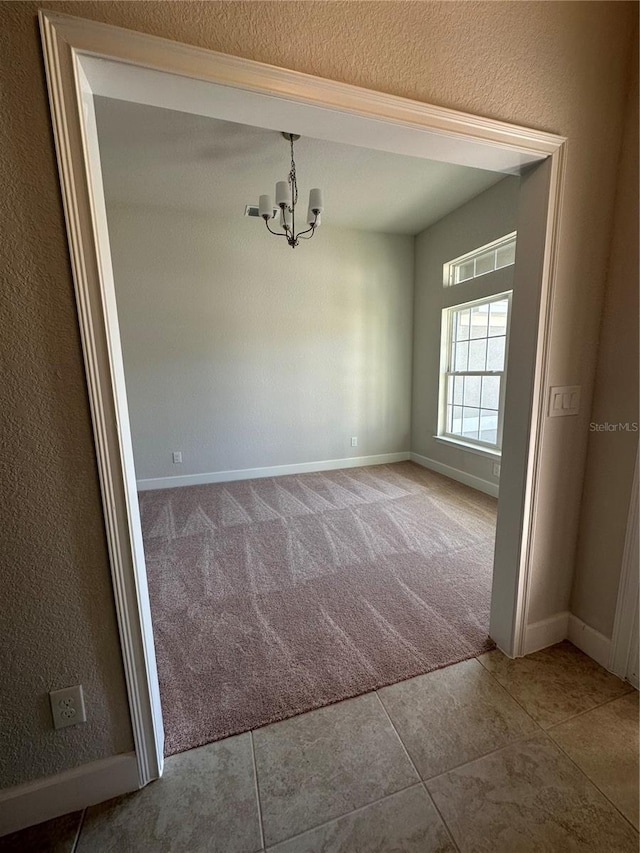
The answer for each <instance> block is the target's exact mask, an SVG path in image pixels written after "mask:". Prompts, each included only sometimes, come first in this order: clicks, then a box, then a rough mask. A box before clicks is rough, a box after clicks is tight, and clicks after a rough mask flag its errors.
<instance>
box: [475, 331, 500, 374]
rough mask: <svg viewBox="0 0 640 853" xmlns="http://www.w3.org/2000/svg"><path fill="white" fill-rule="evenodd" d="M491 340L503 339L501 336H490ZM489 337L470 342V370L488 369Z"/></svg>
mask: <svg viewBox="0 0 640 853" xmlns="http://www.w3.org/2000/svg"><path fill="white" fill-rule="evenodd" d="M489 340H490V341H494V340H502V339H501V338H490V339H489ZM486 360H487V339H486V338H483V339H482V340H480V341H470V342H469V370H486V369H487V368H486V367H485V364H486Z"/></svg>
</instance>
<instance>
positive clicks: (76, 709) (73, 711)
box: [49, 684, 87, 729]
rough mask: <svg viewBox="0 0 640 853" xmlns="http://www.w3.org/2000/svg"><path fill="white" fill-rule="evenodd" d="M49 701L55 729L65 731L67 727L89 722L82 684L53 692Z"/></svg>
mask: <svg viewBox="0 0 640 853" xmlns="http://www.w3.org/2000/svg"><path fill="white" fill-rule="evenodd" d="M49 701H50V702H51V714H52V716H53V726H54V728H56V729H64V728H66V727H67V726H75V725H77V724H78V723H86V722H87V714H86V711H85V708H84V696H83V693H82V685H81V684H76V685H74V686H73V687H64V688H63V689H62V690H52V691H51V693H49Z"/></svg>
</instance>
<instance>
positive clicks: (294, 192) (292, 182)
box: [289, 135, 298, 208]
mask: <svg viewBox="0 0 640 853" xmlns="http://www.w3.org/2000/svg"><path fill="white" fill-rule="evenodd" d="M289 142H290V143H291V170H290V171H289V186H290V187H291V207H292V208H295V206H296V204H297V203H298V181H297V180H296V161H295V160H294V159H293V135H291V139H290V140H289Z"/></svg>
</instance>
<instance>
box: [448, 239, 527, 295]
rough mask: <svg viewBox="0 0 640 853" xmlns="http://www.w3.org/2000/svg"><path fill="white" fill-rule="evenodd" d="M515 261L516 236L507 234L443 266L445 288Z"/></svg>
mask: <svg viewBox="0 0 640 853" xmlns="http://www.w3.org/2000/svg"><path fill="white" fill-rule="evenodd" d="M515 260H516V234H515V233H514V234H508V235H507V236H506V237H501V238H500V240H496V241H495V242H494V243H488V244H487V245H486V246H483V247H482V248H481V249H476V250H474V251H473V252H470V253H469V254H468V255H463V256H462V257H460V258H456V259H455V260H454V261H449V263H448V264H445V265H444V283H445V286H449V287H453V286H454V285H456V284H462V283H463V282H465V281H471V279H473V278H478V277H479V276H481V275H486V274H487V273H490V272H495V271H496V270H500V269H503V268H504V267H508V266H511V265H512V264H514V263H515Z"/></svg>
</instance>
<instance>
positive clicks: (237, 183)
mask: <svg viewBox="0 0 640 853" xmlns="http://www.w3.org/2000/svg"><path fill="white" fill-rule="evenodd" d="M95 104H96V118H97V122H98V136H99V141H100V154H101V159H102V169H103V178H104V186H105V195H106V198H107V202H108V203H109V202H111V203H117V204H136V205H148V206H152V207H172V208H177V209H181V210H189V211H194V212H197V213H202V214H208V215H211V216H225V217H231V218H233V217H241V216H243V214H244V208H245V205H247V204H257V203H258V197H259V196H260V195H261V194H262V193H269V194H270V195H271V196H274V195H275V182H276V181H280V180H286V178H287V174H288V171H289V163H290V152H289V144H288V142H286V141H285V140H284V139H283V138H282V136H281V135H280V134H279V133H277V132H275V131H272V130H264V129H263V128H257V127H251V126H249V125H243V124H236V123H234V122H229V121H221V120H218V119H213V118H209V117H207V116H198V115H193V114H190V113H183V112H176V111H173V110H166V109H161V108H159V107H150V106H146V105H142V104H135V103H130V102H127V101H119V100H114V99H112V98H102V97H98V98H96V99H95ZM283 130H289V128H283ZM291 130H292V131H293V132H295V128H291ZM295 158H296V167H297V172H298V187H299V191H300V205H301V207H302V208H303V209H304V212H305V213H306V207H307V198H308V193H309V189H311V187H321V188H322V190H323V193H324V205H325V213H324V214H323V217H322V220H323V225H339V226H343V227H349V228H358V229H362V230H367V231H380V232H385V233H390V234H417V233H419V232H420V231H422V230H424V229H425V228H427V227H428V226H429V225H432V224H433V223H434V222H436V221H437V220H438V219H441V218H442V217H443V216H445V215H446V214H447V213H450V212H451V211H452V210H455V209H456V208H457V207H459V206H460V205H461V204H463V203H464V202H466V201H468V200H469V199H470V198H473V197H474V196H476V195H478V193H481V192H482V191H483V190H485V189H487V188H488V187H490V186H491V185H492V184H495V183H497V182H498V181H500V180H502V178H504V177H505V176H504V175H503V174H501V173H497V172H488V171H484V170H480V169H470V168H467V167H465V166H454V165H449V164H445V163H436V162H434V161H431V160H423V159H420V158H418V157H408V156H404V155H401V154H391V153H387V152H384V151H374V150H371V149H368V148H359V147H355V146H352V145H344V144H340V143H336V142H328V141H325V140H317V139H308V138H304V137H303V138H301V139H299V140H298V141H297V142H296V144H295Z"/></svg>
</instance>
